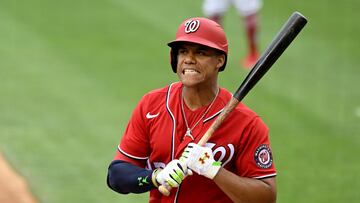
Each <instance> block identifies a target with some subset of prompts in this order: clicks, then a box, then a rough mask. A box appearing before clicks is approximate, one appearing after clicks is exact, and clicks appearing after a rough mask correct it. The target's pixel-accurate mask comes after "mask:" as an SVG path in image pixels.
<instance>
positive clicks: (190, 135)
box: [181, 88, 220, 140]
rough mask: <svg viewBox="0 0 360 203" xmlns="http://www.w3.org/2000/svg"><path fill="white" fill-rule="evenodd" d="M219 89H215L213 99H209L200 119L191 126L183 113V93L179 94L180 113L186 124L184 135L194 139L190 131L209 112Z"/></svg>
mask: <svg viewBox="0 0 360 203" xmlns="http://www.w3.org/2000/svg"><path fill="white" fill-rule="evenodd" d="M219 91H220V89H219V88H218V89H217V91H216V95H215V97H214V99H213V100H212V101H211V103H210V105H209V106H208V107H207V109H206V110H205V112H204V114H203V115H202V116H201V117H200V119H199V120H198V121H196V123H195V124H194V125H193V127H191V128H190V127H189V123H188V121H187V119H186V114H185V110H184V95H183V94H182V96H181V111H182V115H183V117H184V121H185V125H186V133H185V137H186V136H189V137H190V138H191V139H192V140H194V137H193V136H192V134H191V131H192V130H194V128H195V127H196V126H197V125H198V124H199V123H200V121H201V120H203V118H204V117H205V115H206V114H207V113H208V112H209V110H210V108H211V106H212V105H213V104H214V102H215V99H216V97H217V96H218V94H219Z"/></svg>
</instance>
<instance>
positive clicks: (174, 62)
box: [170, 47, 178, 73]
mask: <svg viewBox="0 0 360 203" xmlns="http://www.w3.org/2000/svg"><path fill="white" fill-rule="evenodd" d="M177 53H178V50H177V48H176V47H172V48H171V49H170V64H171V68H172V70H173V72H174V73H176V69H177Z"/></svg>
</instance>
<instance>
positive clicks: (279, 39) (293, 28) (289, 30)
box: [159, 12, 307, 196]
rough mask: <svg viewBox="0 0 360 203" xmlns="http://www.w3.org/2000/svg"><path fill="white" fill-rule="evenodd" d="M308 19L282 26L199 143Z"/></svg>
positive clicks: (298, 17) (298, 15) (166, 190)
mask: <svg viewBox="0 0 360 203" xmlns="http://www.w3.org/2000/svg"><path fill="white" fill-rule="evenodd" d="M306 23H307V19H306V18H305V17H304V16H303V15H302V14H301V13H299V12H294V13H293V14H292V15H291V16H290V17H289V19H288V20H287V21H286V23H285V24H284V25H283V26H282V28H281V29H280V31H279V32H278V33H277V35H276V36H275V38H274V39H273V40H272V42H271V43H270V45H269V46H268V47H267V48H266V50H265V51H264V52H263V54H262V55H261V56H260V58H259V59H258V60H257V62H256V63H255V65H254V66H253V68H252V69H251V71H250V72H249V74H248V75H247V76H246V78H245V79H244V81H243V82H242V83H241V85H240V86H239V88H238V89H237V90H236V91H235V93H234V94H233V96H232V97H231V99H230V101H229V102H228V103H227V104H226V106H225V107H224V109H223V111H222V112H221V113H220V114H219V116H218V117H217V118H216V120H215V121H214V122H213V123H212V125H211V126H210V127H209V129H208V130H207V131H206V132H205V134H204V135H203V137H202V138H201V139H200V141H199V142H198V144H199V145H201V146H204V145H205V144H206V142H207V141H208V140H209V139H210V138H211V136H212V135H213V133H214V132H215V131H216V130H217V129H218V128H219V127H220V125H221V124H222V123H223V122H224V120H225V119H226V118H227V117H228V115H229V114H230V113H231V112H232V110H233V109H234V108H235V107H236V106H237V104H238V103H239V102H240V101H241V100H242V99H243V98H244V97H245V96H246V95H247V93H248V92H249V91H250V90H251V89H252V88H253V87H254V86H255V85H256V83H257V82H258V81H259V80H260V79H261V78H262V77H263V76H264V75H265V73H266V72H267V71H268V70H269V69H270V68H271V66H272V65H273V64H274V63H275V62H276V60H277V59H278V58H279V57H280V56H281V54H282V53H283V52H284V51H285V49H286V48H287V47H288V46H289V45H290V44H291V42H292V41H293V40H294V39H295V37H296V36H297V35H298V34H299V33H300V31H301V30H302V29H303V27H304V26H305V25H306ZM159 191H160V192H161V193H162V194H164V195H167V196H168V195H169V194H170V191H169V188H168V187H167V188H166V187H165V186H160V187H159Z"/></svg>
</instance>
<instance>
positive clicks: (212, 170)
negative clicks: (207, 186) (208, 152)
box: [203, 161, 221, 179]
mask: <svg viewBox="0 0 360 203" xmlns="http://www.w3.org/2000/svg"><path fill="white" fill-rule="evenodd" d="M220 168H221V162H219V161H214V162H213V163H212V164H211V166H210V167H209V169H208V170H207V171H206V172H205V173H204V174H203V175H204V176H205V177H207V178H209V179H214V177H215V176H216V175H217V173H218V172H219V170H220Z"/></svg>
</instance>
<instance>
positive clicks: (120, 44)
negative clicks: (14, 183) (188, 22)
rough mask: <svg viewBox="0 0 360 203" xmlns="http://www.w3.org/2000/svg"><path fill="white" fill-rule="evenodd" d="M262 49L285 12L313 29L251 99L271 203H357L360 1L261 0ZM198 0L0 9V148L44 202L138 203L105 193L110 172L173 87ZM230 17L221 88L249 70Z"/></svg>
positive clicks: (140, 198)
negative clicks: (150, 105) (269, 176)
mask: <svg viewBox="0 0 360 203" xmlns="http://www.w3.org/2000/svg"><path fill="white" fill-rule="evenodd" d="M264 3H265V5H264V8H263V9H262V11H261V16H260V17H261V32H260V34H259V40H260V42H261V47H262V49H265V48H266V46H267V45H268V44H269V42H270V41H271V40H272V38H273V37H274V36H275V34H276V33H277V31H278V30H279V29H280V27H281V26H282V24H283V23H284V22H285V20H286V19H287V18H288V16H289V15H290V14H291V13H292V12H293V11H295V10H298V11H300V12H302V13H303V14H304V15H305V16H307V17H308V19H309V23H308V25H307V26H306V27H305V29H304V30H303V32H302V33H301V34H300V35H299V37H298V38H297V39H295V41H294V43H293V44H292V45H291V46H290V47H289V48H288V49H287V51H286V52H285V53H284V54H283V56H282V57H281V58H280V59H279V61H278V62H277V63H276V64H275V65H274V67H273V68H272V70H270V71H269V73H268V74H267V75H266V76H265V77H264V78H263V80H261V82H260V83H259V84H258V85H257V86H256V87H255V88H254V90H253V91H252V92H251V93H250V94H249V95H248V96H247V98H246V99H245V100H244V103H246V104H247V105H249V106H250V107H252V108H253V109H255V110H256V111H257V112H258V114H260V115H261V116H262V117H263V118H264V120H265V122H266V123H267V124H268V125H269V127H270V130H271V131H270V132H271V142H272V145H273V150H274V154H275V163H276V166H277V170H278V178H277V180H278V202H280V203H281V202H294V203H296V202H304V201H305V202H309V203H311V202H313V203H321V202H324V203H325V202H326V203H328V202H357V201H358V200H359V199H360V196H359V193H358V191H359V190H360V182H359V180H360V175H359V173H358V171H360V162H359V161H358V159H357V154H359V152H360V137H359V135H360V125H359V123H360V116H359V111H360V110H359V109H360V92H359V90H358V87H359V82H358V77H359V75H360V69H359V66H360V62H359V60H358V55H359V53H360V50H359V47H360V46H359V40H358V36H359V35H360V27H359V26H357V25H358V22H357V19H359V17H360V14H358V13H357V12H356V10H355V9H356V8H359V6H360V5H359V4H360V3H359V2H358V1H355V0H346V1H343V2H330V1H325V0H321V1H315V2H314V1H285V0H280V1H275V2H267V1H265V2H264ZM201 15H202V13H201V2H200V1H196V2H193V1H190V0H185V1H165V2H164V1H158V0H155V1H138V0H135V1H121V0H109V1H93V2H88V1H84V0H83V1H69V0H65V1H44V0H31V1H18V0H14V1H0V44H1V45H0V98H1V99H0V150H1V151H2V152H3V153H4V155H5V156H6V158H7V159H8V160H9V161H10V163H11V164H12V165H13V166H14V167H15V168H16V169H17V170H18V171H19V173H20V174H22V175H23V176H25V178H26V179H27V180H28V181H29V185H30V187H31V190H32V192H33V193H34V194H35V195H36V196H37V197H38V199H39V200H40V201H41V202H51V203H57V202H59V203H60V202H146V201H147V196H148V194H142V195H126V196H125V195H118V194H116V193H114V192H112V191H110V190H109V189H108V188H107V187H106V183H105V177H106V172H107V166H108V164H109V162H110V161H111V159H112V156H113V155H114V152H115V149H116V145H117V143H118V141H119V139H120V138H121V135H122V132H123V131H124V127H125V125H126V123H127V120H128V118H129V116H130V114H131V111H132V109H133V107H134V106H135V104H136V103H137V101H138V100H139V99H140V97H141V96H142V95H143V94H144V93H145V92H147V91H149V90H151V89H154V88H158V87H162V86H163V85H166V84H169V83H170V82H172V81H175V80H177V79H176V76H175V75H174V74H172V72H171V69H170V65H169V61H168V60H169V49H168V47H167V46H166V43H167V42H168V41H170V40H172V39H173V37H174V35H175V31H176V28H177V26H178V24H179V23H180V22H181V21H182V20H183V19H185V18H187V17H190V16H201ZM241 25H242V21H241V19H239V17H238V16H237V15H236V12H235V11H234V9H231V10H230V11H229V13H227V15H226V19H225V24H224V27H225V30H226V32H227V35H228V38H229V42H230V54H229V62H228V66H227V69H226V71H225V72H223V73H221V76H220V83H221V85H222V86H224V87H226V88H228V89H229V90H231V91H234V90H235V89H236V87H237V86H238V85H239V83H240V82H241V81H242V80H243V78H244V77H245V75H246V73H247V71H246V70H244V69H242V68H240V67H239V62H240V58H241V57H242V56H244V54H245V51H246V49H245V46H244V45H245V43H246V41H245V35H244V33H243V28H242V27H241Z"/></svg>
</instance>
